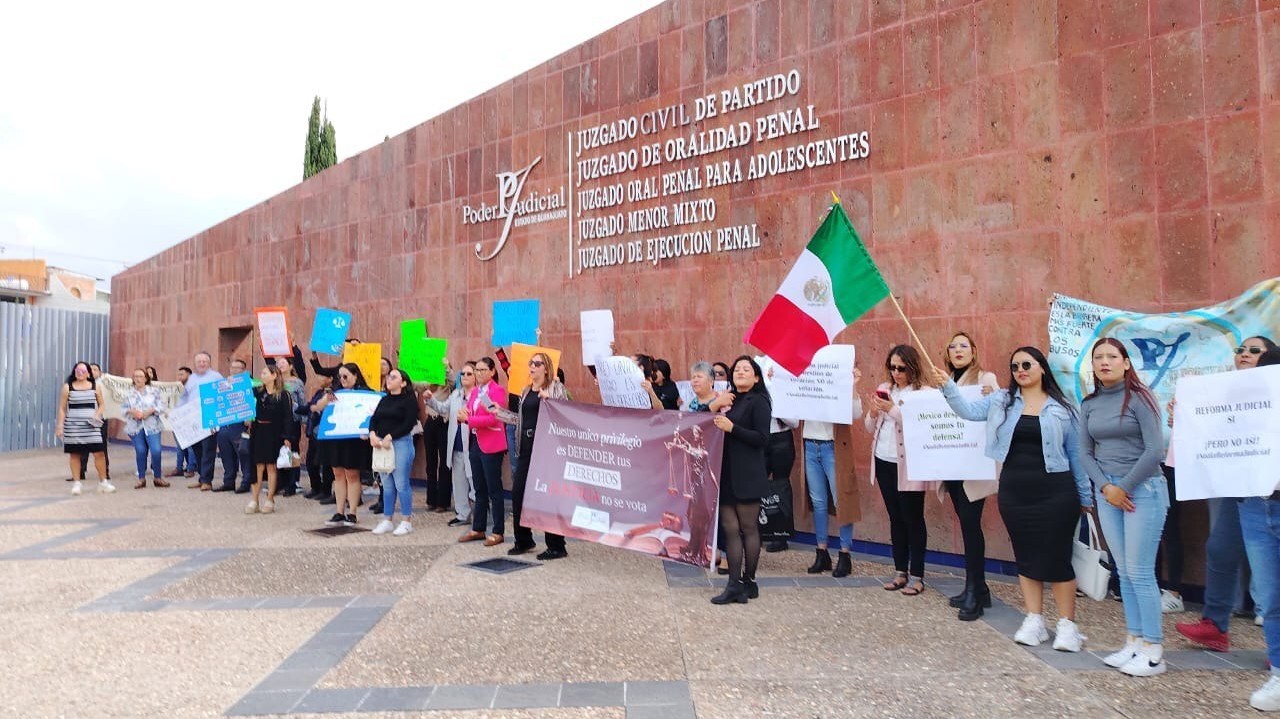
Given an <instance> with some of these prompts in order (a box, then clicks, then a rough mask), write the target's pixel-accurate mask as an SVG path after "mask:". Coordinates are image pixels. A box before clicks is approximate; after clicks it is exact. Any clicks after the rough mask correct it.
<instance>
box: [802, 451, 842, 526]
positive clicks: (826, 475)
mask: <svg viewBox="0 0 1280 719" xmlns="http://www.w3.org/2000/svg"><path fill="white" fill-rule="evenodd" d="M804 481H805V484H807V485H808V486H809V501H810V502H813V535H814V537H815V538H816V539H817V540H818V546H819V547H825V546H826V544H827V539H828V537H830V535H829V534H827V519H828V518H827V490H828V489H830V492H831V495H830V496H831V497H832V498H834V497H835V496H836V443H835V442H824V441H820V440H816V439H806V440H805V441H804ZM839 531H840V551H842V552H848V551H850V550H851V549H853V525H852V524H842V525H840V530H839Z"/></svg>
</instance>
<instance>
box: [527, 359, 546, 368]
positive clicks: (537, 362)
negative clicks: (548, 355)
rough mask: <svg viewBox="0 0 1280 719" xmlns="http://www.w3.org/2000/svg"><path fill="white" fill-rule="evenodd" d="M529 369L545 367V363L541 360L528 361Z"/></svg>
mask: <svg viewBox="0 0 1280 719" xmlns="http://www.w3.org/2000/svg"><path fill="white" fill-rule="evenodd" d="M529 366H530V367H546V366H547V363H546V362H543V361H542V360H529Z"/></svg>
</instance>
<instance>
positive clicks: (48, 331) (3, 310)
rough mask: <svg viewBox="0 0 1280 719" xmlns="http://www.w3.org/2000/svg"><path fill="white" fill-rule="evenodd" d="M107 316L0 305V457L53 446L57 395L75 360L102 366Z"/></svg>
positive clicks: (105, 355)
mask: <svg viewBox="0 0 1280 719" xmlns="http://www.w3.org/2000/svg"><path fill="white" fill-rule="evenodd" d="M109 322H110V320H109V316H108V315H105V314H97V313H93V312H76V311H74V310H60V309H54V308H46V307H40V306H39V305H34V306H33V305H20V304H15V303H12V302H0V452H8V451H12V450H18V449H35V448H44V447H52V446H54V445H55V443H56V442H55V440H54V436H53V433H54V430H55V429H56V427H55V426H54V424H55V420H57V418H58V393H59V392H60V391H61V389H62V385H63V384H64V383H65V382H66V379H67V375H68V374H69V373H70V372H71V367H72V365H74V364H75V363H76V362H77V361H79V360H84V361H86V362H97V363H98V364H101V365H102V366H103V367H104V368H105V367H106V364H107V342H108V336H109V334H110V325H109Z"/></svg>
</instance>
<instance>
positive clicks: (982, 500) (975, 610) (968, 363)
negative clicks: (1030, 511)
mask: <svg viewBox="0 0 1280 719" xmlns="http://www.w3.org/2000/svg"><path fill="white" fill-rule="evenodd" d="M943 361H944V363H945V365H946V368H947V371H948V372H950V373H951V379H952V380H954V381H955V383H956V384H957V385H958V386H960V387H965V386H973V385H978V386H980V387H982V394H983V395H988V394H991V393H992V392H994V391H996V390H998V389H1000V385H999V383H998V382H997V381H996V375H995V373H994V372H986V371H984V370H983V369H982V363H980V362H979V361H978V343H976V342H974V341H973V337H972V336H971V335H970V334H969V333H968V332H957V333H955V334H954V335H953V336H952V337H951V341H950V342H949V343H947V350H946V352H945V353H943ZM993 479H994V478H993ZM942 484H943V486H944V487H945V488H946V491H947V494H948V495H950V496H951V506H952V507H953V508H954V509H955V512H956V520H957V521H958V522H959V523H960V537H961V539H962V540H963V541H964V591H962V592H960V594H957V595H956V596H954V597H951V599H950V604H951V606H953V607H955V608H956V609H958V610H960V611H959V612H958V613H957V614H956V617H957V618H958V619H959V620H960V621H964V622H971V621H973V620H975V619H977V618H978V617H981V616H982V610H983V609H984V608H986V607H990V606H991V590H990V589H989V588H988V587H987V575H986V563H987V539H986V536H985V535H983V533H982V511H983V509H984V508H985V507H986V504H987V497H989V496H991V495H992V494H995V492H996V489H997V486H998V485H997V484H996V483H995V482H983V481H950V482H943V483H942Z"/></svg>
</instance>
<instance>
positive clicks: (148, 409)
mask: <svg viewBox="0 0 1280 719" xmlns="http://www.w3.org/2000/svg"><path fill="white" fill-rule="evenodd" d="M120 409H121V410H122V411H123V412H124V421H125V423H124V431H125V432H126V433H127V434H128V435H129V438H130V439H132V440H133V452H134V456H135V457H137V460H138V481H137V483H135V484H134V485H133V488H134V489H142V488H143V487H146V486H147V455H148V453H149V454H150V455H151V482H152V484H154V485H155V486H157V487H168V486H169V483H168V482H166V481H165V479H164V474H163V473H162V472H161V471H160V432H161V431H162V430H163V427H162V426H161V424H160V413H161V412H162V411H164V399H163V398H161V397H160V391H159V390H157V389H156V388H155V387H152V386H151V378H150V377H148V376H147V372H146V370H142V369H136V370H134V371H133V386H132V387H130V388H129V392H128V393H127V394H126V395H125V397H124V401H123V402H121V403H120Z"/></svg>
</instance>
